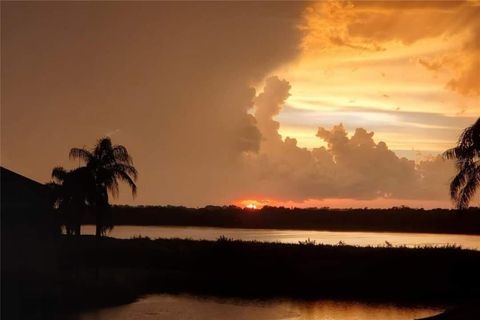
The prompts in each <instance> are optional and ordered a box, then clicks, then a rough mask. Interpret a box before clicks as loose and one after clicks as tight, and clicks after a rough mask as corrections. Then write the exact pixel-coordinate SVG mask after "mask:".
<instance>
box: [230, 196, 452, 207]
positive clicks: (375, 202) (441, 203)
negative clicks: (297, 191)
mask: <svg viewBox="0 0 480 320" xmlns="http://www.w3.org/2000/svg"><path fill="white" fill-rule="evenodd" d="M233 204H234V205H236V206H239V207H241V208H245V209H252V210H259V209H262V208H263V207H265V206H271V207H286V208H325V207H328V208H333V209H340V208H371V209H377V208H379V209H386V208H392V207H400V206H406V207H411V208H425V209H434V208H452V203H451V202H450V201H448V200H413V199H387V198H377V199H369V200H361V199H340V198H339V199H336V198H332V199H322V200H317V199H309V200H305V201H298V202H297V201H292V200H279V199H262V198H257V199H256V200H254V199H252V198H247V199H243V200H237V201H233Z"/></svg>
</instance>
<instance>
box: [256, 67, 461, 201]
mask: <svg viewBox="0 0 480 320" xmlns="http://www.w3.org/2000/svg"><path fill="white" fill-rule="evenodd" d="M289 89H290V85H289V83H288V82H286V81H285V80H280V79H279V78H278V77H271V78H269V79H267V81H266V85H265V89H264V92H263V93H261V94H260V95H258V96H257V99H256V104H255V115H259V118H258V119H257V121H258V125H259V128H260V131H261V133H262V135H263V136H264V139H262V142H261V146H260V151H259V153H258V154H257V155H255V156H252V155H250V157H249V158H248V159H247V160H248V161H249V166H250V167H249V172H250V176H249V178H250V179H251V181H252V185H251V186H250V188H252V189H251V191H250V193H251V194H261V195H263V196H265V197H266V198H267V199H268V198H274V199H275V198H280V199H296V200H297V201H300V202H301V201H306V200H309V199H323V198H346V199H377V198H385V199H430V200H439V199H440V200H441V199H443V200H445V199H448V183H449V180H450V178H451V176H452V175H453V173H454V166H453V164H452V163H451V162H447V161H444V160H443V159H442V158H441V157H439V156H438V157H432V158H431V159H428V160H423V161H421V162H419V163H415V161H413V160H408V159H406V158H402V157H399V156H397V155H396V154H395V153H394V152H393V151H391V150H390V149H389V148H388V146H387V144H386V143H385V142H382V141H380V142H376V141H375V140H374V133H373V132H369V131H367V130H366V129H364V128H357V129H356V130H355V132H354V133H353V134H352V135H349V134H348V133H347V131H346V129H345V127H344V126H343V125H342V124H338V125H334V126H333V127H332V128H323V127H319V128H318V130H317V134H316V136H317V137H318V138H319V144H321V143H320V142H323V143H324V144H326V146H323V147H317V148H313V149H312V150H308V149H306V148H301V147H299V146H298V145H297V142H296V140H295V139H292V138H289V137H286V138H284V139H283V138H282V137H281V136H280V135H279V134H278V132H275V131H274V130H273V129H274V128H275V129H276V130H278V128H279V124H278V123H277V122H276V121H274V120H273V117H274V116H275V115H276V114H278V113H279V112H280V110H281V109H282V108H283V107H284V105H285V101H286V98H287V97H288V96H289ZM262 128H263V129H262Z"/></svg>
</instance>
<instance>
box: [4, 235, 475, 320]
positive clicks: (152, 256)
mask: <svg viewBox="0 0 480 320" xmlns="http://www.w3.org/2000/svg"><path fill="white" fill-rule="evenodd" d="M57 240H58V241H56V244H55V248H56V249H55V252H56V254H55V256H56V257H52V261H56V263H55V264H54V265H52V270H51V271H52V272H51V278H48V279H45V280H46V281H39V280H38V279H37V280H35V279H36V278H32V279H30V280H28V281H26V279H29V278H28V277H26V276H28V275H22V274H10V276H9V277H7V278H5V279H6V280H7V281H6V282H4V283H2V290H5V289H6V292H9V293H10V294H9V295H8V296H2V301H3V303H4V304H3V305H4V306H8V308H7V310H3V311H5V312H6V313H7V315H8V313H9V312H14V311H15V310H20V311H19V312H21V314H20V315H18V316H14V317H8V316H7V317H6V319H63V318H64V316H65V314H76V313H78V312H79V311H81V310H84V309H90V308H97V307H104V306H108V305H114V304H123V303H129V302H132V301H134V300H135V299H137V298H138V297H140V296H141V295H143V294H148V293H190V294H201V295H213V296H223V297H226V296H227V297H228V296H231V297H243V298H261V299H268V298H279V297H280V298H281V297H288V298H294V299H319V298H328V299H342V300H345V299H352V300H364V301H378V302H388V303H398V304H417V305H418V304H428V305H435V304H441V305H449V304H457V303H462V302H465V301H476V300H478V299H479V298H480V277H478V270H479V268H480V252H479V251H472V250H463V249H460V248H457V247H443V248H429V247H425V248H414V249H411V248H404V247H399V248H395V247H394V248H392V247H366V248H360V247H352V246H345V245H336V246H330V245H316V244H315V243H312V242H308V241H307V242H303V243H300V244H281V243H262V242H242V241H233V240H229V239H225V238H221V239H219V240H217V241H192V240H179V239H158V240H150V239H148V238H137V239H129V240H121V239H113V238H101V239H98V238H95V237H94V236H82V237H66V236H62V237H60V238H59V239H57ZM17 277H18V278H17ZM32 281H36V282H35V283H32ZM31 289H33V291H32V290H31ZM16 292H19V293H21V294H20V295H18V296H16V294H15V293H16ZM22 292H23V293H22ZM26 293H28V294H26ZM4 299H5V300H4ZM18 299H21V300H18ZM15 306H17V307H15ZM26 306H28V307H26ZM3 311H2V315H4V313H3ZM15 312H16V311H15Z"/></svg>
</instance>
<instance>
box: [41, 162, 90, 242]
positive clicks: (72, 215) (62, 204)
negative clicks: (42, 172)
mask: <svg viewBox="0 0 480 320" xmlns="http://www.w3.org/2000/svg"><path fill="white" fill-rule="evenodd" d="M52 180H53V181H52V182H51V183H49V184H48V187H49V188H50V190H51V195H52V206H53V207H54V208H56V209H58V210H59V211H60V213H61V214H62V215H64V217H65V227H66V232H67V234H69V235H77V236H79V235H80V228H81V224H82V217H83V215H84V213H85V212H86V211H87V209H88V206H89V205H90V203H91V200H90V199H91V198H92V197H93V196H94V192H95V183H94V182H95V181H94V180H93V177H92V175H91V174H90V172H89V171H88V170H87V169H86V168H85V167H81V168H77V169H74V170H71V171H67V170H65V169H64V168H62V167H55V168H53V170H52Z"/></svg>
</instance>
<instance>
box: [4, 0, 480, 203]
mask: <svg viewBox="0 0 480 320" xmlns="http://www.w3.org/2000/svg"><path fill="white" fill-rule="evenodd" d="M1 6H2V10H1V15H2V16H1V27H2V37H1V41H2V43H1V44H2V46H1V67H2V68H1V81H2V94H1V163H2V165H4V166H6V167H8V168H11V169H12V170H15V171H18V172H19V173H21V174H24V175H27V176H29V177H32V178H34V179H36V180H39V181H44V182H46V181H48V180H49V176H50V171H51V168H53V167H54V166H56V165H63V166H65V167H67V168H72V167H75V166H77V165H78V163H73V162H70V161H69V160H68V157H67V155H68V150H69V148H71V147H75V146H76V147H81V146H85V145H92V144H93V143H94V142H95V140H96V139H98V138H99V137H101V136H104V135H110V136H111V137H112V139H113V142H114V143H119V144H123V145H125V146H126V147H127V148H128V149H129V151H130V153H131V154H132V155H133V157H134V162H135V165H136V167H137V168H138V170H139V172H140V177H139V180H138V187H139V193H138V197H137V198H136V199H132V198H131V197H130V195H129V194H128V193H127V192H125V191H126V189H124V190H122V191H121V195H120V198H119V199H117V200H115V201H116V202H117V203H129V204H173V205H187V206H203V205H207V204H229V203H236V204H238V203H243V202H242V200H248V201H247V202H248V203H252V201H258V203H259V205H262V204H263V203H264V202H268V203H275V204H279V205H284V204H285V205H287V206H292V205H298V206H303V207H308V206H317V205H318V206H332V207H343V206H346V207H351V206H354V207H356V206H359V207H365V206H373V207H385V206H392V205H402V204H406V205H411V206H415V207H436V206H445V207H448V206H451V203H450V201H449V199H448V182H449V180H450V178H451V176H452V175H453V174H454V169H453V166H452V164H451V163H446V162H444V161H443V160H441V159H440V158H438V157H436V155H437V154H438V153H441V152H442V151H443V150H445V149H446V148H449V147H451V146H453V145H454V143H455V141H456V139H457V137H458V135H459V134H460V132H461V130H462V128H464V127H466V126H468V125H470V124H471V123H473V122H474V120H475V119H476V118H477V117H478V115H479V114H480V99H479V94H480V91H479V89H478V88H480V80H479V79H480V77H478V76H477V75H478V74H479V71H480V70H479V68H480V62H479V59H480V32H479V30H480V25H479V23H480V2H479V1H412V2H409V1H353V2H349V1H337V0H334V1H319V2H275V3H267V2H177V3H171V2H170V3H167V2H145V3H134V2H131V3H130V2H128V3H127V2H111V3H88V2H41V3H30V2H2V3H1ZM340 124H342V125H340ZM403 157H405V158H403ZM265 199H270V200H268V201H267V200H265ZM272 199H276V200H272ZM244 202H245V201H244ZM248 203H247V204H248Z"/></svg>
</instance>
